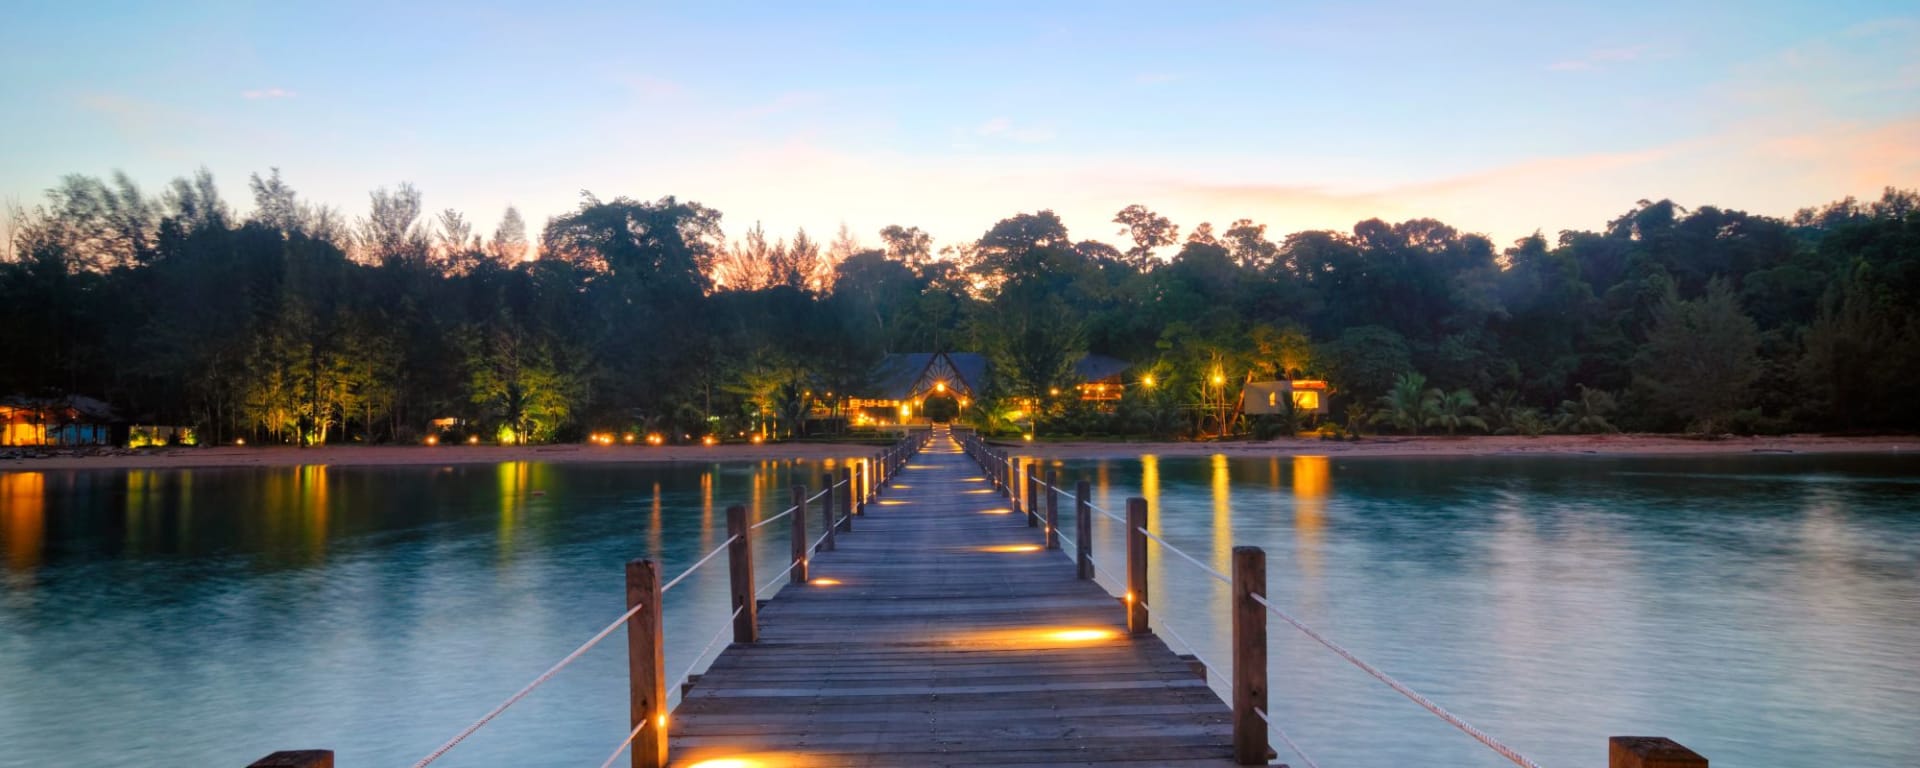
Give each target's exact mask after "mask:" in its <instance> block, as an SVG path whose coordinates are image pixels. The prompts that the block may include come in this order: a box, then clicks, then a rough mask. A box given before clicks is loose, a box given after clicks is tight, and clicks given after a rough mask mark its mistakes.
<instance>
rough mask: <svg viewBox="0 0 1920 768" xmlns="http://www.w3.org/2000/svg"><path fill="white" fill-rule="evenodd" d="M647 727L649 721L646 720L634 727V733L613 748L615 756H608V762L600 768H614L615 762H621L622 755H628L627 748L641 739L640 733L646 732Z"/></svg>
mask: <svg viewBox="0 0 1920 768" xmlns="http://www.w3.org/2000/svg"><path fill="white" fill-rule="evenodd" d="M646 727H647V721H645V720H642V721H640V724H639V725H636V726H634V727H633V732H632V733H629V734H627V738H626V739H624V740H622V741H621V742H620V746H618V747H614V748H613V754H611V755H607V761H606V762H604V763H601V764H600V768H613V761H615V760H619V759H620V756H621V755H623V754H626V752H627V747H628V746H629V745H631V744H633V740H634V739H637V738H639V737H640V732H641V731H642V730H645V729H646Z"/></svg>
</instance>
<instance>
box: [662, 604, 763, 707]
mask: <svg viewBox="0 0 1920 768" xmlns="http://www.w3.org/2000/svg"><path fill="white" fill-rule="evenodd" d="M745 610H747V607H746V606H744V605H743V606H740V607H738V608H735V609H733V615H732V616H728V617H727V621H726V623H725V624H721V625H720V631H718V632H715V633H713V637H712V638H710V639H708V640H707V647H705V648H701V649H700V652H699V653H697V654H694V656H693V662H692V663H690V664H688V665H687V671H685V672H682V673H680V679H679V680H678V681H677V682H675V683H674V684H673V686H672V687H670V688H668V689H667V711H668V712H672V711H673V707H674V697H675V696H679V695H680V689H681V688H682V687H684V686H685V685H686V684H687V681H688V680H692V679H693V671H694V670H696V669H699V668H700V660H701V659H704V658H706V657H707V654H708V653H709V652H711V651H712V650H713V647H714V646H715V645H718V644H719V643H720V638H722V637H726V635H727V631H728V630H731V629H733V622H734V620H735V619H738V618H740V613H741V612H742V611H745Z"/></svg>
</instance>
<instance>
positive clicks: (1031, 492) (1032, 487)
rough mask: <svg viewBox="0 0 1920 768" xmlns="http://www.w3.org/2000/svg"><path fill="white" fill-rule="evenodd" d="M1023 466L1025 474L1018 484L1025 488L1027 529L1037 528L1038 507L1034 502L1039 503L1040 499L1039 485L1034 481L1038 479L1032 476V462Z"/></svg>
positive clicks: (1038, 524)
mask: <svg viewBox="0 0 1920 768" xmlns="http://www.w3.org/2000/svg"><path fill="white" fill-rule="evenodd" d="M1025 464H1026V467H1025V468H1026V472H1025V473H1024V477H1023V478H1022V479H1021V481H1020V482H1022V483H1024V484H1026V486H1027V527H1028V528H1038V527H1040V505H1039V504H1037V503H1036V502H1037V501H1039V497H1040V484H1039V483H1037V482H1034V481H1036V480H1039V479H1040V478H1039V477H1037V476H1036V475H1035V474H1034V463H1033V462H1032V461H1028V462H1026V463H1025Z"/></svg>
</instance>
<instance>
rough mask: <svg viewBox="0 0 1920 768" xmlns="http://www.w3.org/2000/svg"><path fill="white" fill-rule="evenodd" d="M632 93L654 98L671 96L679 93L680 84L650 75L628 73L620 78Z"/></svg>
mask: <svg viewBox="0 0 1920 768" xmlns="http://www.w3.org/2000/svg"><path fill="white" fill-rule="evenodd" d="M621 82H623V83H625V84H626V86H627V87H628V88H631V89H633V92H634V93H637V94H640V95H641V96H646V97H649V98H655V99H665V98H672V97H674V96H678V95H680V84H679V83H676V82H673V81H672V80H667V79H665V78H660V77H654V76H652V75H629V76H627V77H624V78H621Z"/></svg>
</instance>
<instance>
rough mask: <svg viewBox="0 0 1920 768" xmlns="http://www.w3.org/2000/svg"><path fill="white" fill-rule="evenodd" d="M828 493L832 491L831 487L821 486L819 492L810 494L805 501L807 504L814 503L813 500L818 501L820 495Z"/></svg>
mask: <svg viewBox="0 0 1920 768" xmlns="http://www.w3.org/2000/svg"><path fill="white" fill-rule="evenodd" d="M829 493H833V489H832V488H822V489H820V492H819V493H816V494H814V495H813V496H812V497H811V498H809V499H807V503H808V504H812V503H814V502H816V501H819V500H820V497H822V496H825V495H827V494H829Z"/></svg>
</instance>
